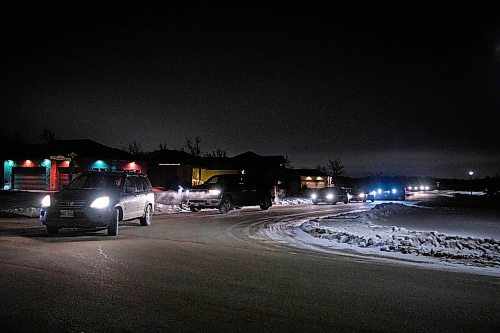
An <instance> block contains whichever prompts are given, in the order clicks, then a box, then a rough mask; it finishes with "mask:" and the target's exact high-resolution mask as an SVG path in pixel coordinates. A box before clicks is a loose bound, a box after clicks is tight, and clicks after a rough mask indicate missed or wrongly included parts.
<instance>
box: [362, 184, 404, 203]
mask: <svg viewBox="0 0 500 333" xmlns="http://www.w3.org/2000/svg"><path fill="white" fill-rule="evenodd" d="M370 195H371V196H373V198H374V200H399V201H403V200H405V198H406V190H405V188H404V187H401V186H397V185H383V186H375V187H372V188H371V190H370Z"/></svg>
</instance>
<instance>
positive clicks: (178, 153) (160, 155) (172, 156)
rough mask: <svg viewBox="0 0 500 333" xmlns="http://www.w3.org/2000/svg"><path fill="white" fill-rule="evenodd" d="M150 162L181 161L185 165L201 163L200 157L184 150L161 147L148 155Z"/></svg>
mask: <svg viewBox="0 0 500 333" xmlns="http://www.w3.org/2000/svg"><path fill="white" fill-rule="evenodd" d="M146 159H147V160H148V161H149V162H159V163H179V164H184V165H196V164H199V158H197V157H195V156H193V155H191V154H189V153H186V152H185V151H182V150H172V149H159V150H155V151H152V152H150V153H148V154H147V155H146Z"/></svg>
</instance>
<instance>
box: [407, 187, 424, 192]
mask: <svg viewBox="0 0 500 333" xmlns="http://www.w3.org/2000/svg"><path fill="white" fill-rule="evenodd" d="M406 189H407V190H408V191H412V192H418V191H429V190H430V187H429V185H413V186H412V185H409V186H408V187H407V188H406Z"/></svg>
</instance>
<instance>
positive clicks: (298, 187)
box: [284, 169, 332, 195]
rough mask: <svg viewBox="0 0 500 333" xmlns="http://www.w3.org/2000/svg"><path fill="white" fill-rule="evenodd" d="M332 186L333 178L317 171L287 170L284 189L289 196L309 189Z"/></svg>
mask: <svg viewBox="0 0 500 333" xmlns="http://www.w3.org/2000/svg"><path fill="white" fill-rule="evenodd" d="M330 186H332V177H331V176H329V175H328V174H326V173H325V172H323V171H320V170H317V169H287V170H286V182H285V185H284V188H285V189H286V191H287V194H288V195H297V194H300V193H301V192H303V191H305V190H308V189H320V188H324V187H330Z"/></svg>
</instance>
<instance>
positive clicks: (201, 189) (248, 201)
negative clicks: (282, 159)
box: [184, 175, 274, 214]
mask: <svg viewBox="0 0 500 333" xmlns="http://www.w3.org/2000/svg"><path fill="white" fill-rule="evenodd" d="M271 190H272V186H269V184H266V183H264V182H259V181H258V180H257V179H255V178H251V177H249V176H247V175H216V176H212V177H210V178H209V179H208V180H207V181H206V182H205V183H204V184H202V185H198V186H195V187H193V188H192V189H189V190H186V191H185V198H184V201H185V204H186V205H187V206H188V207H189V208H190V209H191V211H193V212H197V211H199V210H200V209H203V208H217V209H219V211H220V212H221V213H222V214H226V213H228V212H229V211H231V210H232V209H233V208H241V207H243V206H260V208H261V209H262V210H267V209H269V208H270V207H271V206H272V202H273V199H274V198H273V196H272V191H271Z"/></svg>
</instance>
